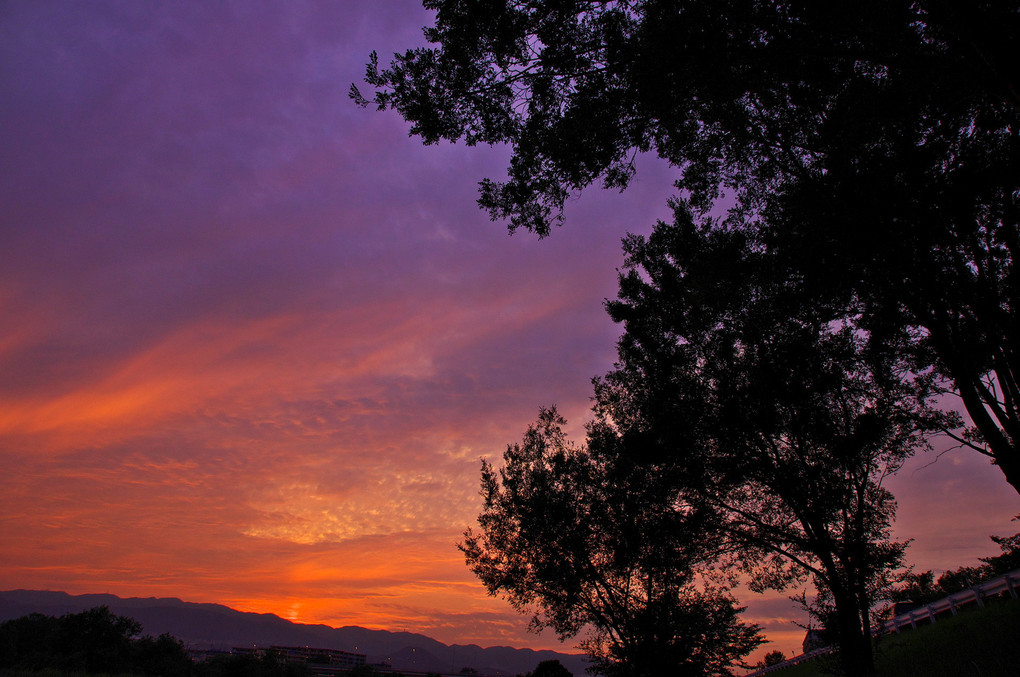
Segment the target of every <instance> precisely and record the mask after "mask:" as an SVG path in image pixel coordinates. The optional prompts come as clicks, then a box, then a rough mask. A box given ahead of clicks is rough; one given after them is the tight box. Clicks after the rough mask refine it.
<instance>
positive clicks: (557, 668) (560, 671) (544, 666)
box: [528, 659, 574, 677]
mask: <svg viewBox="0 0 1020 677" xmlns="http://www.w3.org/2000/svg"><path fill="white" fill-rule="evenodd" d="M528 677H574V673H572V672H571V671H570V670H567V669H566V668H565V667H564V666H563V663H560V662H559V661H558V660H556V659H553V660H550V661H542V662H540V663H539V664H538V665H537V666H535V669H534V671H532V672H529V673H528Z"/></svg>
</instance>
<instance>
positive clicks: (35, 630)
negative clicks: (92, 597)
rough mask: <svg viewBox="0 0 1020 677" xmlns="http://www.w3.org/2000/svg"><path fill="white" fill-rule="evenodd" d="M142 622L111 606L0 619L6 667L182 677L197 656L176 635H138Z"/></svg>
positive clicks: (0, 652)
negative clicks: (191, 655)
mask: <svg viewBox="0 0 1020 677" xmlns="http://www.w3.org/2000/svg"><path fill="white" fill-rule="evenodd" d="M140 632H141V625H139V624H138V622H136V621H135V620H133V619H131V618H127V617H124V616H116V615H114V614H112V613H110V610H109V609H108V608H107V607H105V606H100V607H95V608H93V609H88V610H86V611H83V612H81V613H75V614H66V615H64V616H61V617H59V618H54V617H52V616H43V615H42V614H30V615H28V616H23V617H21V618H16V619H13V620H10V621H5V622H4V623H0V668H7V669H12V670H27V671H39V670H57V671H61V672H70V673H85V674H104V673H105V674H118V673H129V672H130V673H134V674H139V675H160V676H162V677H177V676H178V675H180V676H185V675H188V674H190V668H191V660H190V659H189V658H188V655H187V653H186V652H185V651H184V647H183V646H182V645H181V643H180V642H178V641H177V640H176V639H174V638H173V637H170V636H169V635H161V636H159V637H157V638H153V637H148V636H146V637H140V638H139V637H138V635H139V633H140Z"/></svg>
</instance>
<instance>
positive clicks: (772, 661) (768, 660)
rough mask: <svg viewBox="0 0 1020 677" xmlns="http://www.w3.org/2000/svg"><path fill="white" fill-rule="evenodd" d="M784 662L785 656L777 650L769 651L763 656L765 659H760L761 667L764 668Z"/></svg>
mask: <svg viewBox="0 0 1020 677" xmlns="http://www.w3.org/2000/svg"><path fill="white" fill-rule="evenodd" d="M785 660H786V655H785V654H783V652H782V651H779V650H778V649H777V650H775V651H769V652H768V653H767V654H765V657H764V658H763V659H762V661H761V662H762V667H766V668H767V667H769V666H770V665H779V664H780V663H782V662H783V661H785Z"/></svg>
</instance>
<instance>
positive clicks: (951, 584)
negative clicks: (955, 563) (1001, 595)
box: [891, 533, 1020, 604]
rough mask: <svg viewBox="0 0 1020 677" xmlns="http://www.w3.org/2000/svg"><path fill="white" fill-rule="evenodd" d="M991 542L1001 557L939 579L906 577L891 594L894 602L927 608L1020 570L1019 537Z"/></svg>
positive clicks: (922, 575) (925, 574) (924, 575)
mask: <svg viewBox="0 0 1020 677" xmlns="http://www.w3.org/2000/svg"><path fill="white" fill-rule="evenodd" d="M991 539H992V542H993V543H995V544H996V545H998V546H999V548H1000V550H1001V553H1000V554H998V555H992V556H990V557H981V558H980V559H981V561H982V562H984V564H982V565H981V566H970V567H968V566H962V567H959V568H957V569H952V570H950V571H947V572H945V573H944V574H942V575H941V576H939V578H938V580H937V581H936V580H935V575H934V574H933V573H932V572H931V571H924V572H921V573H913V572H911V573H909V574H907V575H906V576H905V577H904V579H903V581H902V582H901V584H900V585H899V586H897V588H896V589H895V590H894V591H893V595H892V596H891V600H892V601H894V602H916V603H918V604H930V603H931V602H934V601H936V600H939V599H942V598H943V597H946V596H948V595H951V594H953V593H954V592H960V591H961V590H965V589H967V588H969V587H970V586H972V585H976V584H978V583H981V582H983V581H986V580H988V579H991V578H995V577H996V576H1001V575H1002V574H1005V573H1008V572H1010V571H1016V570H1017V569H1020V533H1018V534H1013V535H1012V536H992V537H991Z"/></svg>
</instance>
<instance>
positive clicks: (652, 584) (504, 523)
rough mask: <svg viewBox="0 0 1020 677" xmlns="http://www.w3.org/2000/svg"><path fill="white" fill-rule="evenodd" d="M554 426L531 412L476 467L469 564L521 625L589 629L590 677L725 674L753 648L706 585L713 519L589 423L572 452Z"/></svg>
mask: <svg viewBox="0 0 1020 677" xmlns="http://www.w3.org/2000/svg"><path fill="white" fill-rule="evenodd" d="M564 423H565V421H564V420H563V419H562V417H560V416H559V415H558V414H557V413H556V411H555V410H554V409H549V410H543V411H542V413H541V415H540V416H539V419H538V421H537V422H536V423H535V424H534V425H532V426H531V427H530V428H529V429H528V431H527V433H526V434H525V436H524V439H523V440H522V442H521V443H519V444H514V445H511V446H509V447H508V448H507V451H506V453H505V455H504V466H503V467H502V468H501V469H499V470H497V469H495V468H493V467H492V466H490V465H489V464H485V465H484V466H483V473H482V495H483V497H484V499H485V504H484V509H483V512H482V514H481V515H480V516H479V525H480V531H479V532H476V531H474V530H468V532H467V533H466V534H465V539H464V542H463V543H462V544H461V550H463V552H464V554H465V556H466V559H467V562H468V564H469V566H470V567H471V568H472V570H473V571H474V572H475V573H476V574H477V575H478V577H479V578H480V579H481V580H482V582H483V583H484V584H485V586H486V587H487V588H488V589H489V591H490V592H491V593H492V594H500V595H503V596H505V597H506V598H507V599H508V600H509V601H510V603H511V604H512V605H513V606H514V607H515V608H517V609H518V610H521V611H524V612H528V613H533V614H534V618H533V621H532V624H533V627H535V628H543V627H548V628H551V629H553V630H554V631H555V632H556V633H557V634H558V635H559V636H560V637H561V638H567V637H573V636H575V635H577V634H579V633H581V632H582V631H585V630H590V634H589V635H588V637H587V638H586V640H585V641H584V642H583V643H582V648H584V649H585V651H586V652H587V653H588V654H589V656H590V657H591V658H592V660H593V665H594V667H595V668H596V670H597V671H598V672H599V673H600V674H603V675H607V676H620V677H645V676H647V677H652V676H653V675H661V674H676V675H723V674H729V667H730V666H731V665H733V664H734V663H736V662H738V661H739V660H740V659H741V658H742V657H743V656H745V655H747V654H748V653H750V652H751V651H753V650H754V648H755V647H757V646H758V645H759V644H760V643H761V642H762V639H761V638H760V633H759V629H758V627H757V626H755V625H749V624H745V623H742V622H740V621H739V619H738V613H739V612H740V611H741V610H742V609H740V608H739V607H737V606H736V602H735V601H734V600H733V598H732V597H731V596H729V595H728V594H727V592H726V586H725V580H724V578H721V577H719V576H712V575H710V572H712V571H713V570H715V569H717V567H718V565H719V562H720V558H722V557H723V556H724V555H725V554H726V551H727V544H726V543H725V541H724V539H722V538H721V537H720V533H719V531H718V529H717V528H715V527H714V526H713V524H714V522H715V520H716V516H717V513H716V511H715V510H714V509H713V508H712V507H711V506H708V505H704V504H701V505H699V504H697V503H695V502H692V501H691V500H689V497H687V496H685V494H684V493H683V492H682V490H680V489H679V486H678V485H677V484H676V483H674V482H672V481H670V480H669V478H667V477H666V476H663V475H658V474H656V473H654V472H653V473H649V472H647V468H643V467H640V466H638V465H636V464H635V463H633V461H632V460H630V455H628V454H624V453H621V448H620V446H619V445H620V443H621V439H620V438H619V437H618V436H617V435H616V433H615V432H613V431H612V430H611V429H610V428H608V427H606V426H602V425H598V424H593V425H592V426H591V427H590V428H589V435H588V440H587V444H586V445H585V446H582V447H577V446H574V445H572V444H570V443H569V442H568V440H567V439H566V436H565V434H564V432H563V430H562V426H563V425H564ZM716 573H718V572H716Z"/></svg>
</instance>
